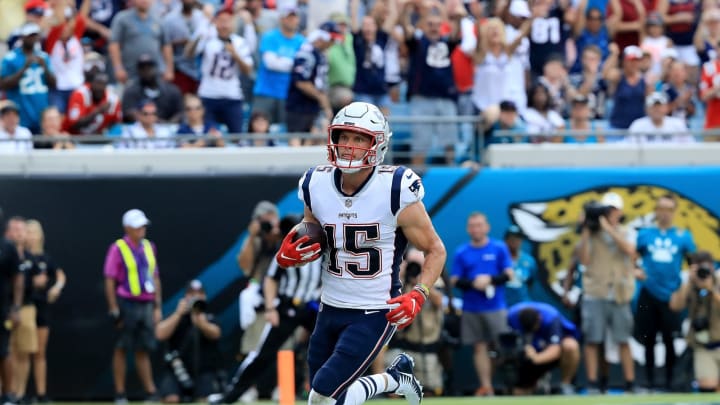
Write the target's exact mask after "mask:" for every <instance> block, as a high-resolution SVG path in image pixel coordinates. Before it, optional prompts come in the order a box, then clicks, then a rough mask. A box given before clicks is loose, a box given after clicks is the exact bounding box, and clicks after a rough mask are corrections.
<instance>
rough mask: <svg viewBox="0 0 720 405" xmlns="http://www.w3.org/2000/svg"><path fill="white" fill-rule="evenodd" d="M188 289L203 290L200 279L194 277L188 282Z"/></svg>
mask: <svg viewBox="0 0 720 405" xmlns="http://www.w3.org/2000/svg"><path fill="white" fill-rule="evenodd" d="M187 289H188V291H205V289H204V288H203V283H202V281H200V280H198V279H194V280H192V281H190V282H189V283H188V286H187Z"/></svg>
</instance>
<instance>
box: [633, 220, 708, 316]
mask: <svg viewBox="0 0 720 405" xmlns="http://www.w3.org/2000/svg"><path fill="white" fill-rule="evenodd" d="M637 251H638V253H640V255H641V257H642V262H643V264H642V265H643V269H644V270H645V274H646V275H647V280H645V282H644V284H643V288H645V289H646V290H647V292H649V293H650V294H651V295H652V296H653V297H655V298H657V299H659V300H661V301H665V302H667V301H670V296H671V295H672V293H673V292H674V291H675V290H677V289H678V288H679V287H680V282H681V280H680V272H681V271H682V261H683V258H684V257H685V256H687V255H688V254H689V253H692V252H694V251H695V242H694V241H693V237H692V235H691V234H690V232H688V231H687V230H685V229H678V228H676V227H672V228H669V229H666V230H661V229H659V228H657V227H652V228H643V229H640V232H638V236H637Z"/></svg>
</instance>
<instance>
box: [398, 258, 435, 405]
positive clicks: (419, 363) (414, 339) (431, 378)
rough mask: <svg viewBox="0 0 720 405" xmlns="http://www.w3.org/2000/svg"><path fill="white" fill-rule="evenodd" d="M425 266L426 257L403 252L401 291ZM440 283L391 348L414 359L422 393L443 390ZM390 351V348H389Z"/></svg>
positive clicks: (409, 285)
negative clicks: (439, 351)
mask: <svg viewBox="0 0 720 405" xmlns="http://www.w3.org/2000/svg"><path fill="white" fill-rule="evenodd" d="M424 264H425V255H423V253H422V252H420V251H419V250H417V249H415V248H413V247H411V248H409V249H408V250H407V252H406V253H405V259H404V260H403V262H402V263H401V264H400V277H402V280H404V281H403V292H408V291H410V290H412V289H413V286H415V285H417V283H418V275H419V274H420V270H421V269H422V266H423V265H424ZM442 287H443V285H442V280H439V282H438V283H437V284H436V285H434V286H431V287H430V289H429V291H430V295H429V296H428V300H427V302H426V303H425V305H423V308H422V310H421V311H420V314H419V316H418V317H417V318H416V319H415V321H413V323H412V324H410V326H408V327H407V328H405V329H403V330H400V331H398V332H397V333H396V335H395V340H394V341H393V342H394V343H393V344H392V346H391V347H395V348H398V349H401V350H403V351H404V352H405V353H406V354H408V355H409V356H411V357H412V358H413V359H415V369H414V370H413V372H414V374H415V375H416V376H417V377H418V379H420V380H421V381H422V383H423V391H425V392H430V393H435V394H440V393H441V392H442V390H443V367H442V364H441V363H440V358H439V356H438V349H439V346H440V335H441V333H442V331H443V294H442V292H441V290H440V289H441V288H442ZM391 350H392V349H391ZM385 357H386V358H388V359H392V358H395V354H394V353H385Z"/></svg>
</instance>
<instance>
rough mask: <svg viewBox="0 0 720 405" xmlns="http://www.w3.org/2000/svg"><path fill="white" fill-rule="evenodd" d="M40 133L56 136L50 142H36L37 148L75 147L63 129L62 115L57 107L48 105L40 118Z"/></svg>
mask: <svg viewBox="0 0 720 405" xmlns="http://www.w3.org/2000/svg"><path fill="white" fill-rule="evenodd" d="M40 135H42V136H47V137H52V138H56V139H54V140H53V141H52V142H36V143H35V148H37V149H45V148H49V149H75V144H74V143H72V142H70V141H69V138H70V134H68V133H67V132H65V131H64V130H63V115H62V114H60V110H58V109H57V107H48V108H46V109H45V111H43V113H42V116H41V118H40Z"/></svg>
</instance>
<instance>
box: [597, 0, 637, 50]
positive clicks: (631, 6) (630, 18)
mask: <svg viewBox="0 0 720 405" xmlns="http://www.w3.org/2000/svg"><path fill="white" fill-rule="evenodd" d="M643 1H644V0H610V1H609V3H608V13H607V14H608V18H611V17H612V16H613V15H615V14H619V15H621V16H622V17H621V18H620V22H619V23H618V25H617V29H616V30H615V37H614V38H613V42H615V43H616V44H617V45H618V48H619V49H621V50H622V49H625V48H627V47H629V46H631V45H635V46H639V45H640V37H641V35H642V33H643V30H644V28H645V18H646V16H647V8H646V7H645V3H643Z"/></svg>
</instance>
